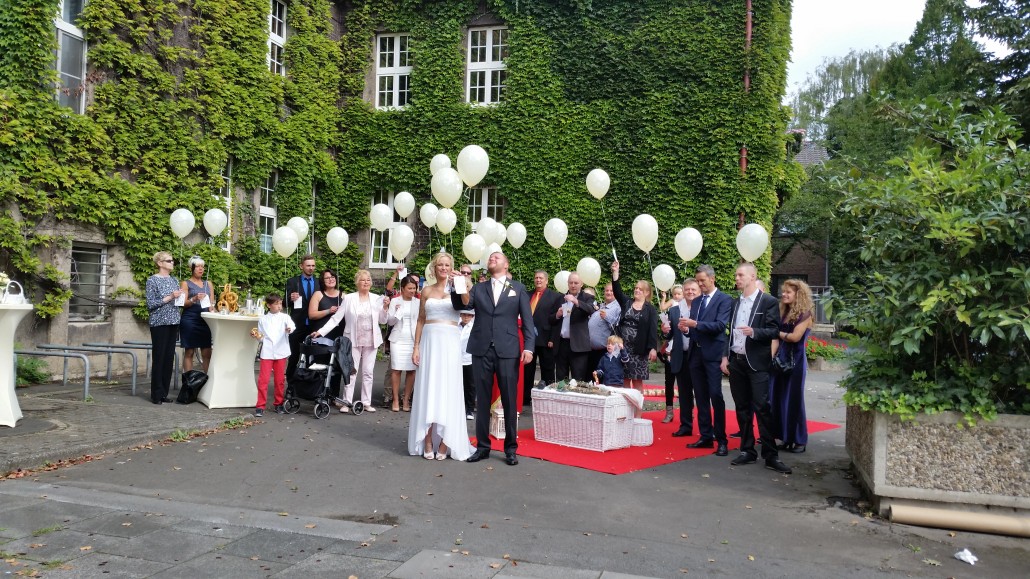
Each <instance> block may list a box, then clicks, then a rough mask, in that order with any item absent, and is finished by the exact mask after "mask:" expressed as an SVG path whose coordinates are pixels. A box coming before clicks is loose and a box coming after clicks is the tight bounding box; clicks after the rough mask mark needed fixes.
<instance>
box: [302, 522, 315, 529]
mask: <svg viewBox="0 0 1030 579" xmlns="http://www.w3.org/2000/svg"><path fill="white" fill-rule="evenodd" d="M317 526H318V525H316V524H314V523H311V524H310V525H304V528H305V529H314V528H315V527H317Z"/></svg>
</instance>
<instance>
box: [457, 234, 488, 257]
mask: <svg viewBox="0 0 1030 579" xmlns="http://www.w3.org/2000/svg"><path fill="white" fill-rule="evenodd" d="M484 251H486V241H485V240H483V237H482V236H481V235H479V234H478V233H470V234H468V235H466V236H465V241H463V242H461V252H462V253H464V254H465V257H467V258H468V260H469V261H479V260H480V259H481V258H482V257H483V252H484Z"/></svg>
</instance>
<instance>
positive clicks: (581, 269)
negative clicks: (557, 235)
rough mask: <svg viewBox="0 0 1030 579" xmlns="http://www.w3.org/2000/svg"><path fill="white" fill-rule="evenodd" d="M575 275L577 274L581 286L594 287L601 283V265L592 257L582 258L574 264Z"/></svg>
mask: <svg viewBox="0 0 1030 579" xmlns="http://www.w3.org/2000/svg"><path fill="white" fill-rule="evenodd" d="M576 273H578V274H579V279H581V280H582V281H583V285H588V286H591V287H593V286H596V285H597V282H599V281H601V264H599V263H597V260H596V259H594V258H592V257H584V258H583V259H581V260H579V263H578V264H576Z"/></svg>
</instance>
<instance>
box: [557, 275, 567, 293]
mask: <svg viewBox="0 0 1030 579" xmlns="http://www.w3.org/2000/svg"><path fill="white" fill-rule="evenodd" d="M554 289H556V290H558V291H559V292H561V293H566V292H568V291H569V272H567V271H564V270H563V271H559V272H558V273H556V274H554Z"/></svg>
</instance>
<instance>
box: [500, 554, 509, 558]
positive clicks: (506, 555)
mask: <svg viewBox="0 0 1030 579" xmlns="http://www.w3.org/2000/svg"><path fill="white" fill-rule="evenodd" d="M501 559H511V555H509V554H507V553H505V554H504V556H503V557H501Z"/></svg>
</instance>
